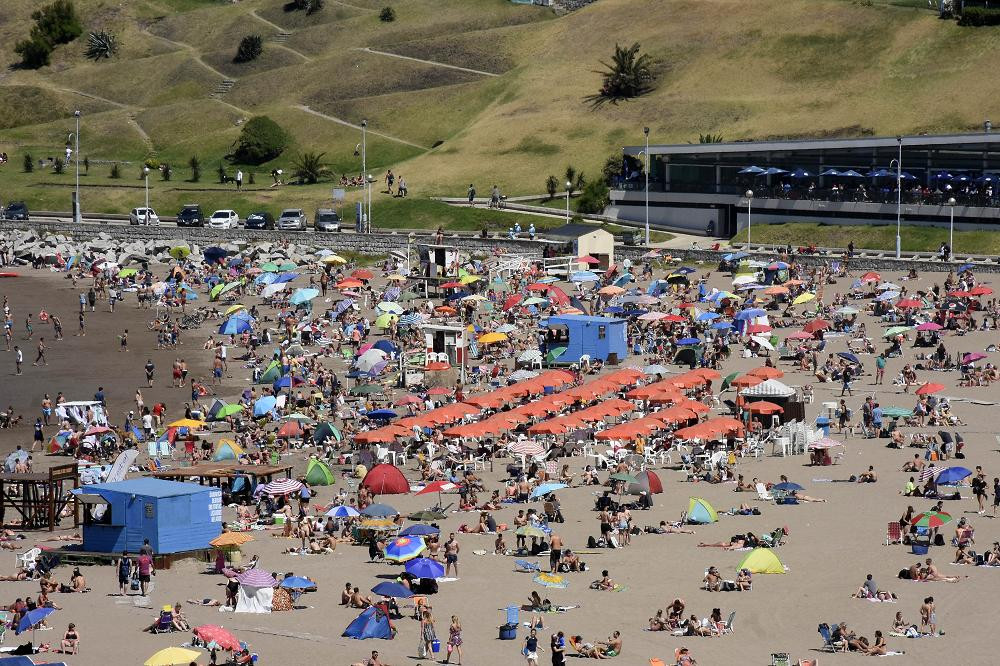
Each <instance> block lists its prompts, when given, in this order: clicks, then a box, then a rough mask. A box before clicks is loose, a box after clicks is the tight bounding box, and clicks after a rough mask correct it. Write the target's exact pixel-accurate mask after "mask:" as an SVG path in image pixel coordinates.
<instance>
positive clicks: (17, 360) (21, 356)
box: [14, 345, 24, 374]
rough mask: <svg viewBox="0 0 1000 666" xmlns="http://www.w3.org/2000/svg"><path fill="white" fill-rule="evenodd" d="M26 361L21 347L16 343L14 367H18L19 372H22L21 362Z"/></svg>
mask: <svg viewBox="0 0 1000 666" xmlns="http://www.w3.org/2000/svg"><path fill="white" fill-rule="evenodd" d="M22 363H24V354H22V353H21V348H20V347H18V346H17V345H14V367H15V368H16V369H17V374H21V364H22Z"/></svg>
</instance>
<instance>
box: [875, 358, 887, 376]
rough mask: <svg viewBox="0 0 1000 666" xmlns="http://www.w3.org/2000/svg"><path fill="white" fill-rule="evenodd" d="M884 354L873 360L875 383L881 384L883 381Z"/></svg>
mask: <svg viewBox="0 0 1000 666" xmlns="http://www.w3.org/2000/svg"><path fill="white" fill-rule="evenodd" d="M885 363H886V361H885V352H882V353H880V354H879V355H878V357H877V358H876V359H875V383H876V384H882V383H883V382H884V381H885Z"/></svg>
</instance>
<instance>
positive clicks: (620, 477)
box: [608, 472, 639, 483]
mask: <svg viewBox="0 0 1000 666" xmlns="http://www.w3.org/2000/svg"><path fill="white" fill-rule="evenodd" d="M608 478H610V479H611V480H612V481H624V482H625V483H637V482H638V481H639V479H637V478H636V477H634V476H632V475H631V474H627V473H625V472H618V473H616V474H612V475H611V476H610V477H608Z"/></svg>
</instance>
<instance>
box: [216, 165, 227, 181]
mask: <svg viewBox="0 0 1000 666" xmlns="http://www.w3.org/2000/svg"><path fill="white" fill-rule="evenodd" d="M215 175H217V176H218V177H219V182H220V183H222V184H225V183H226V181H227V180H228V179H229V176H228V175H226V167H225V166H223V164H222V162H219V168H218V169H216V171H215Z"/></svg>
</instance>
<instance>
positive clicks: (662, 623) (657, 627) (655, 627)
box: [649, 610, 670, 631]
mask: <svg viewBox="0 0 1000 666" xmlns="http://www.w3.org/2000/svg"><path fill="white" fill-rule="evenodd" d="M669 628H670V626H669V625H668V624H667V620H666V618H664V617H663V611H662V610H657V611H656V615H654V616H653V617H651V618H649V630H650V631H666V630H667V629H669Z"/></svg>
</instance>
